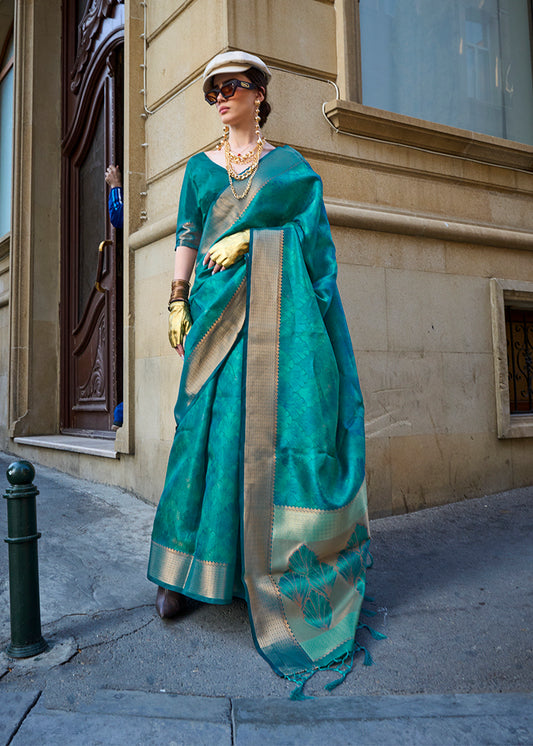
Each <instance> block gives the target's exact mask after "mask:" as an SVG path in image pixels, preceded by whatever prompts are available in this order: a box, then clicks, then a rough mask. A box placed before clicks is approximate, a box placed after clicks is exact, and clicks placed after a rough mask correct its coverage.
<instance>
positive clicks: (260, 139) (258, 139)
mask: <svg viewBox="0 0 533 746" xmlns="http://www.w3.org/2000/svg"><path fill="white" fill-rule="evenodd" d="M260 104H261V101H259V99H258V98H257V99H256V100H255V134H256V137H257V142H258V143H259V142H263V138H262V136H261V128H260V127H259V122H260V121H261V117H260V116H259V106H260Z"/></svg>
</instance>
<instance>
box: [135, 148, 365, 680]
mask: <svg viewBox="0 0 533 746" xmlns="http://www.w3.org/2000/svg"><path fill="white" fill-rule="evenodd" d="M189 163H190V172H189V176H188V178H190V180H191V182H192V183H193V184H194V190H195V194H196V197H197V200H196V202H200V203H201V204H204V205H207V204H209V205H210V206H209V207H208V209H207V212H206V213H205V215H202V218H201V221H202V229H201V235H202V239H201V243H200V246H199V252H198V261H197V267H196V279H195V284H194V287H193V290H192V292H191V314H192V318H193V325H192V329H191V332H190V333H189V335H188V337H187V340H186V346H185V352H186V354H185V361H184V369H183V373H182V380H181V384H180V393H179V396H178V401H177V404H176V409H175V415H176V423H177V430H176V436H175V439H174V443H173V446H172V450H171V453H170V457H169V465H168V471H167V478H166V482H165V487H164V490H163V494H162V497H161V501H160V503H159V507H158V511H157V515H156V519H155V522H154V530H153V536H152V548H151V556H150V563H149V578H150V579H151V580H153V581H154V582H156V583H158V584H160V585H163V586H166V587H168V588H172V589H174V590H178V591H180V592H182V593H185V594H188V595H190V596H191V597H194V598H199V599H202V600H207V601H210V602H212V603H227V602H229V601H230V600H231V598H232V595H243V594H244V593H245V596H246V600H247V602H248V607H249V611H250V620H251V625H252V632H253V635H254V639H255V642H256V646H257V648H258V650H259V652H260V653H261V654H262V655H263V656H264V657H265V658H266V659H267V660H268V662H269V663H270V664H271V665H272V667H273V668H274V670H275V671H276V672H277V673H278V674H279V675H282V676H286V677H289V678H294V677H298V676H304V677H305V676H308V675H309V674H310V673H312V672H313V671H314V670H317V669H320V668H324V667H327V666H330V665H338V664H339V661H346V660H347V659H348V658H349V657H350V656H352V657H353V652H354V639H355V632H356V628H357V624H358V618H359V613H360V608H361V603H362V600H363V596H364V589H365V569H366V555H367V551H368V541H369V533H368V519H367V509H366V489H365V479H364V423H363V402H362V397H361V392H360V388H359V382H358V377H357V370H356V367H355V361H354V358H353V352H352V346H351V342H350V337H349V333H348V328H347V325H346V321H345V318H344V313H343V310H342V305H341V302H340V297H339V294H338V290H337V285H336V262H335V251H334V247H333V243H332V241H331V234H330V230H329V225H328V223H327V219H326V216H325V210H324V205H323V201H322V187H321V182H320V179H319V178H318V176H317V175H316V174H315V173H314V172H313V171H312V169H311V168H310V167H309V165H308V164H307V163H306V162H305V161H304V159H303V158H302V157H301V156H300V155H299V154H298V153H297V152H296V151H294V150H292V149H291V148H286V147H285V148H277V149H275V150H274V151H272V152H271V153H270V154H268V156H266V157H265V158H263V159H262V160H261V162H260V166H259V169H258V171H257V173H256V176H255V179H254V185H253V189H251V190H250V193H249V195H248V197H247V199H246V200H243V201H242V203H237V201H236V200H234V199H233V197H232V195H231V192H230V190H229V189H227V188H224V187H223V183H222V177H225V172H224V171H223V169H220V167H218V166H216V165H215V164H212V163H211V161H209V159H207V157H206V156H205V155H204V154H201V155H199V156H195V157H194V158H193V159H191V161H190V162H189ZM188 169H189V166H188ZM216 169H219V171H216ZM205 174H207V176H205ZM218 177H220V179H219V182H217V178H218ZM204 183H208V184H209V188H211V189H212V190H214V191H215V192H216V187H217V183H219V184H220V191H219V192H218V193H216V194H213V196H212V199H211V202H209V199H208V198H207V196H206V195H202V184H204ZM206 188H207V187H206ZM185 189H186V187H185V185H184V190H185ZM187 189H188V194H189V195H190V193H191V187H190V186H188V187H187ZM196 202H195V200H193V199H189V203H190V204H196ZM180 210H181V205H180ZM195 220H196V222H198V216H197V215H196V216H193V217H192V218H191V221H190V222H191V224H192V225H195ZM178 228H179V226H178ZM245 228H249V229H250V231H251V241H250V250H249V254H248V255H247V256H246V258H245V259H243V260H241V261H239V262H237V263H236V264H235V265H234V266H233V267H231V268H229V269H227V270H226V271H225V272H221V273H218V274H216V275H212V274H211V273H210V272H209V271H208V270H207V268H205V267H203V265H202V260H203V257H204V256H205V254H206V253H207V252H208V251H209V248H210V247H211V246H212V245H213V243H214V242H216V241H217V240H219V239H220V238H222V237H223V236H224V235H228V234H229V233H233V232H237V231H239V230H243V229H245ZM189 233H190V231H189ZM241 564H242V581H243V584H244V588H243V587H242V585H241V582H240V580H241ZM336 670H340V669H338V668H337V669H336ZM342 675H343V676H344V675H345V673H343V674H342ZM294 680H295V681H298V678H295V679H294Z"/></svg>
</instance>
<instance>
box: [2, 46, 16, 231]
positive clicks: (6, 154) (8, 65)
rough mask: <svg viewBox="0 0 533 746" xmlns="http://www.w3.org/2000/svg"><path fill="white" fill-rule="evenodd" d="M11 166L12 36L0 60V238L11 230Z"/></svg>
mask: <svg viewBox="0 0 533 746" xmlns="http://www.w3.org/2000/svg"><path fill="white" fill-rule="evenodd" d="M12 165H13V36H12V35H11V39H10V40H9V41H8V44H7V46H6V50H5V53H4V55H3V58H2V60H0V236H3V235H4V234H6V233H8V232H9V231H10V230H11V179H12V176H11V172H12Z"/></svg>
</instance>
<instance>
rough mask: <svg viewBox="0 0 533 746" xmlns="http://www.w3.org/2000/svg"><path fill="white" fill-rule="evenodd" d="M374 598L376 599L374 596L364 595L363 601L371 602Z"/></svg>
mask: <svg viewBox="0 0 533 746" xmlns="http://www.w3.org/2000/svg"><path fill="white" fill-rule="evenodd" d="M375 600H376V599H375V598H374V596H365V597H364V598H363V601H366V602H367V603H369V604H373V603H374V601H375Z"/></svg>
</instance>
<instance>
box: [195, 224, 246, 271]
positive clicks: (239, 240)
mask: <svg viewBox="0 0 533 746" xmlns="http://www.w3.org/2000/svg"><path fill="white" fill-rule="evenodd" d="M249 245H250V231H249V230H245V231H239V232H238V233H233V234H232V235H231V236H226V237H225V238H222V239H220V241H217V242H216V244H214V245H213V246H212V247H211V248H210V250H209V251H208V253H207V254H206V255H205V258H204V261H203V265H204V267H205V266H206V265H207V266H208V267H209V269H212V270H213V272H212V273H213V274H215V273H216V272H222V270H223V269H226V267H231V265H232V264H235V262H236V261H237V260H238V259H240V258H241V257H242V256H244V255H245V254H246V253H247V252H248V247H249Z"/></svg>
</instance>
